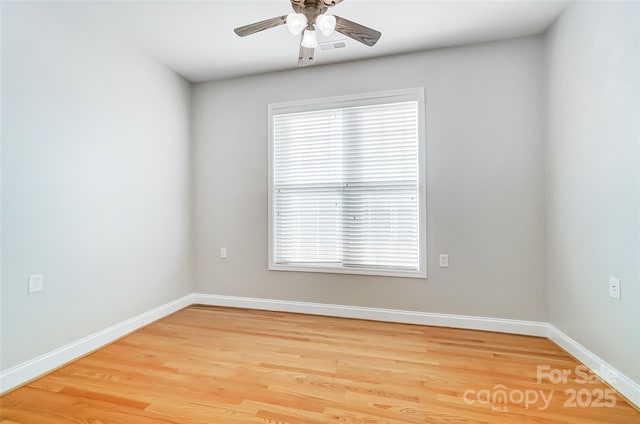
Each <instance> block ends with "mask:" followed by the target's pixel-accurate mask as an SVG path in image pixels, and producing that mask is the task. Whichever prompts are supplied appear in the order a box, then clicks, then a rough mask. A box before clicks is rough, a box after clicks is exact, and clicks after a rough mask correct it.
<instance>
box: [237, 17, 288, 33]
mask: <svg viewBox="0 0 640 424" xmlns="http://www.w3.org/2000/svg"><path fill="white" fill-rule="evenodd" d="M286 22H287V15H283V16H278V17H277V18H271V19H265V20H264V21H260V22H256V23H253V24H249V25H245V26H241V27H238V28H236V29H234V30H233V32H235V33H236V34H238V35H239V36H240V37H246V36H247V35H251V34H254V33H256V32H260V31H264V30H265V29H269V28H273V27H277V26H279V25H284V24H285V23H286Z"/></svg>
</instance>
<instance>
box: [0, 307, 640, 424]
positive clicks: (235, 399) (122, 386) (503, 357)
mask: <svg viewBox="0 0 640 424" xmlns="http://www.w3.org/2000/svg"><path fill="white" fill-rule="evenodd" d="M538 366H540V367H542V368H541V369H540V372H539V371H538ZM578 366H579V364H578V363H577V362H576V361H575V360H574V359H573V358H571V357H570V356H569V355H568V354H567V353H565V352H564V351H562V350H561V349H560V348H559V347H557V346H556V345H554V344H553V343H552V342H550V341H549V340H547V339H543V338H537V337H527V336H517V335H508V334H499V333H490V332H481V331H471V330H459V329H451V328H436V327H424V326H416V325H407V324H392V323H381V322H371V321H361V320H350V319H341V318H330V317H319V316H309V315H299V314H290V313H278V312H265V311H253V310H243V309H229V308H216V307H206V306H191V307H189V308H186V309H183V310H182V311H179V312H177V313H175V314H173V315H171V316H169V317H167V318H165V319H163V320H160V321H158V322H156V323H153V324H151V325H150V326H148V327H146V328H144V329H142V330H140V331H138V332H136V333H133V334H131V335H129V336H127V337H125V338H123V339H121V340H119V341H117V342H115V343H113V344H111V345H109V346H106V347H105V348H103V349H100V350H98V351H96V352H94V353H92V354H91V355H89V356H87V357H85V358H82V359H79V360H77V361H75V362H73V363H71V364H69V365H67V366H65V367H64V368H61V369H59V370H57V371H55V372H53V373H51V374H49V375H47V376H45V377H42V378H40V379H38V380H36V381H34V382H32V383H30V384H28V385H26V386H24V387H22V388H20V389H17V390H15V391H13V392H10V393H8V394H6V395H5V396H3V397H2V398H1V399H0V402H1V403H0V409H1V412H0V422H1V423H29V424H31V423H33V424H38V423H66V422H69V423H127V424H129V423H141V424H152V423H153V424H155V423H179V424H187V423H206V424H212V423H232V424H233V423H301V424H320V423H366V424H376V423H380V424H381V423H389V424H400V423H441V424H445V423H446V424H451V423H494V424H499V423H581V424H595V423H616V424H624V423H636V424H637V423H640V412H638V410H636V409H634V408H633V407H632V406H631V405H630V404H628V403H627V402H625V401H624V400H623V399H621V398H620V397H619V396H618V395H615V394H614V392H613V390H612V389H611V388H609V387H608V386H605V385H604V384H602V383H599V382H594V383H580V382H579V381H576V380H580V379H582V380H585V379H586V378H588V377H589V378H591V377H593V375H592V374H591V373H590V372H586V371H585V370H586V369H582V368H576V367H578ZM563 370H566V371H565V373H570V375H568V376H567V378H566V380H567V381H566V383H561V382H560V383H558V384H554V382H555V380H554V378H555V377H558V376H561V372H562V371H563ZM539 373H540V374H541V375H540V377H542V378H541V381H540V382H538V380H537V377H538V374H539ZM502 394H504V396H506V399H505V398H503V397H501V395H502ZM574 394H575V396H574Z"/></svg>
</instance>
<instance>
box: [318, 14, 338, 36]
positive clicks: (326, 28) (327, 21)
mask: <svg viewBox="0 0 640 424" xmlns="http://www.w3.org/2000/svg"><path fill="white" fill-rule="evenodd" d="M316 27H317V28H318V29H319V30H320V32H321V33H322V35H324V36H325V37H329V36H330V35H331V34H333V31H335V29H336V17H335V16H332V15H318V17H317V18H316Z"/></svg>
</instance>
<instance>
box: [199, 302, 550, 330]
mask: <svg viewBox="0 0 640 424" xmlns="http://www.w3.org/2000/svg"><path fill="white" fill-rule="evenodd" d="M193 303H197V304H202V305H214V306H231V307H236V308H250V309H262V310H269V311H278V312H298V313H303V314H313V315H326V316H333V317H341V318H358V319H368V320H372V321H387V322H401V323H405V324H420V325H432V326H436V327H455V328H466V329H471V330H485V331H497V332H500V333H513V334H523V335H527V336H540V337H547V323H543V322H535V321H520V320H512V319H501V318H485V317H474V316H466V315H450V314H437V313H430V312H417V311H403V310H397V309H380V308H369V307H363V306H346V305H332V304H325V303H311V302H295V301H290V300H274V299H257V298H251V297H236V296H218V295H211V294H201V293H194V294H193Z"/></svg>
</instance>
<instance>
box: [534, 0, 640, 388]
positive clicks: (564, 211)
mask: <svg viewBox="0 0 640 424" xmlns="http://www.w3.org/2000/svg"><path fill="white" fill-rule="evenodd" d="M545 48H546V70H545V73H546V80H547V96H548V107H547V137H546V149H545V151H546V171H547V172H546V175H547V184H546V193H547V198H546V201H547V213H546V221H547V230H548V231H547V234H548V236H547V245H546V251H547V264H548V294H549V301H548V303H549V319H550V321H551V323H553V324H554V325H555V326H557V327H558V328H559V329H560V330H562V331H564V332H565V333H567V334H568V335H569V336H571V337H572V338H574V339H575V340H576V341H578V342H579V343H580V344H582V345H583V346H585V347H587V348H588V349H589V350H591V351H592V352H594V353H596V354H598V355H600V356H601V357H602V358H604V359H605V360H607V361H609V362H610V363H611V364H612V365H613V366H615V367H616V368H618V369H619V370H621V371H622V372H624V373H625V374H627V375H628V376H629V377H631V378H633V379H635V381H640V269H639V268H640V246H639V243H640V197H639V196H640V149H639V144H640V124H639V123H640V85H639V83H638V79H639V78H640V4H638V3H637V2H627V3H613V2H611V3H596V2H593V3H592V2H579V3H574V4H572V5H571V6H570V7H569V8H568V9H567V10H566V11H565V12H564V13H563V15H562V16H561V17H560V18H559V20H558V21H557V22H556V23H555V24H554V25H553V27H552V29H551V31H550V32H549V33H548V34H547V35H546V39H545ZM610 276H614V277H618V278H620V279H621V280H622V290H621V293H622V299H621V300H620V301H618V300H615V299H612V298H610V297H609V295H608V280H609V277H610Z"/></svg>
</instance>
